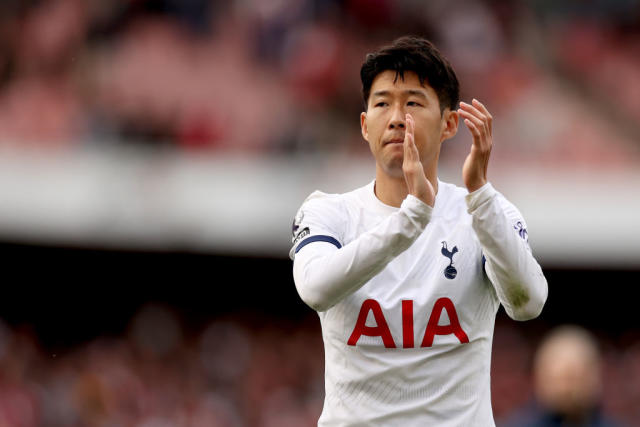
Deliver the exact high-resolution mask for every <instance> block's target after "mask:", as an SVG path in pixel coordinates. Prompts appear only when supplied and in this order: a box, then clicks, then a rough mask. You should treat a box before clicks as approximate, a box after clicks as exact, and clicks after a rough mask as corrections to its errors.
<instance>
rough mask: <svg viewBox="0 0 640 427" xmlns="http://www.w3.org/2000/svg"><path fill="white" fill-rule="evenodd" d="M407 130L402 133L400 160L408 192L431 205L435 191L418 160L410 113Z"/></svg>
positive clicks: (418, 155) (434, 198)
mask: <svg viewBox="0 0 640 427" xmlns="http://www.w3.org/2000/svg"><path fill="white" fill-rule="evenodd" d="M406 123H407V130H406V131H405V133H404V143H403V146H404V158H403V160H402V172H403V173H404V179H405V181H406V182H407V188H408V189H409V194H411V195H413V196H415V197H417V198H418V199H420V200H422V201H423V202H424V203H426V204H427V205H429V206H431V207H433V206H434V205H435V200H436V192H435V190H434V189H433V185H431V183H430V182H429V180H428V179H427V177H426V175H425V174H424V168H423V166H422V162H421V161H420V154H419V153H418V147H416V143H415V140H414V132H415V122H414V121H413V117H411V114H407V115H406Z"/></svg>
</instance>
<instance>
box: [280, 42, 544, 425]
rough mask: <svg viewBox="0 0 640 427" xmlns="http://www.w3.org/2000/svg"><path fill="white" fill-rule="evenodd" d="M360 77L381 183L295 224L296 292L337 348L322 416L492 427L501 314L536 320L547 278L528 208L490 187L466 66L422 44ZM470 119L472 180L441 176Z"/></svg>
mask: <svg viewBox="0 0 640 427" xmlns="http://www.w3.org/2000/svg"><path fill="white" fill-rule="evenodd" d="M360 75H361V79H362V91H363V97H364V103H365V111H364V112H363V113H362V114H361V116H360V124H361V129H362V136H363V137H364V139H365V140H366V141H367V142H368V143H369V147H370V149H371V152H372V153H373V157H374V158H375V164H376V173H375V179H374V180H373V181H371V182H370V183H369V184H367V185H365V186H363V187H361V188H358V189H356V190H353V191H351V192H348V193H345V194H326V193H322V192H319V191H315V192H313V193H312V194H311V195H310V196H309V197H308V198H307V199H306V200H305V201H304V203H303V204H302V206H301V208H300V210H299V211H298V213H297V215H296V217H295V220H294V224H293V234H294V236H293V247H292V249H291V252H290V256H291V257H292V258H293V260H294V262H293V276H294V280H295V284H296V288H297V290H298V293H299V295H300V297H301V298H302V300H303V301H304V302H305V303H306V304H308V305H309V306H310V307H312V308H313V309H315V310H316V311H317V312H318V314H319V316H320V322H321V325H322V336H323V340H324V346H325V392H326V393H325V400H324V408H323V411H322V415H321V416H320V420H319V422H318V424H319V425H322V426H344V425H383V426H490V425H494V420H493V414H492V410H491V396H490V373H489V368H490V362H491V343H492V339H493V328H494V323H495V315H496V312H497V310H498V307H499V305H500V304H502V305H503V306H504V308H505V310H506V312H507V314H508V315H509V316H510V317H511V318H513V319H516V320H527V319H531V318H534V317H536V316H538V314H539V313H540V311H541V310H542V307H543V305H544V302H545V300H546V297H547V282H546V279H545V277H544V275H543V273H542V270H541V268H540V266H539V265H538V263H537V262H536V260H535V259H534V257H533V255H532V254H531V249H530V248H529V245H528V234H527V226H526V223H525V221H524V219H523V218H522V215H521V214H520V212H519V211H518V210H517V209H516V208H515V207H514V206H513V205H512V204H511V203H510V202H508V201H507V200H506V199H505V197H504V196H502V195H501V194H500V193H498V192H497V191H496V190H495V189H494V188H493V187H492V185H491V184H490V183H489V182H488V181H487V166H488V163H489V158H490V154H491V146H492V138H491V124H492V117H491V114H490V113H489V111H488V110H487V108H486V107H485V106H484V105H483V104H482V103H480V102H479V101H477V100H475V99H474V100H473V101H472V102H471V103H464V102H460V103H459V85H458V80H457V77H456V74H455V72H454V70H453V69H452V67H451V65H450V64H449V62H448V61H447V60H446V59H445V58H444V57H443V56H442V55H441V53H440V52H439V51H438V50H437V49H436V48H435V47H434V46H433V45H432V44H431V43H430V42H429V41H427V40H424V39H420V38H415V37H403V38H400V39H398V40H396V41H395V42H393V43H392V44H391V45H390V46H387V47H384V48H382V49H381V50H379V51H377V52H375V53H371V54H368V55H367V57H366V60H365V62H364V64H363V65H362V68H361V70H360ZM458 103H459V108H458ZM460 119H462V120H464V123H465V125H466V126H467V127H468V128H469V130H470V131H471V134H472V135H473V142H472V144H471V149H470V152H469V155H468V156H467V158H466V160H465V162H464V165H463V167H462V177H463V180H464V185H465V187H466V188H460V187H457V186H455V185H452V184H448V183H445V182H442V181H440V180H439V179H438V157H439V154H440V146H441V144H442V143H443V142H444V141H445V140H447V139H448V138H451V137H453V136H454V135H455V134H456V132H457V128H458V121H459V120H460Z"/></svg>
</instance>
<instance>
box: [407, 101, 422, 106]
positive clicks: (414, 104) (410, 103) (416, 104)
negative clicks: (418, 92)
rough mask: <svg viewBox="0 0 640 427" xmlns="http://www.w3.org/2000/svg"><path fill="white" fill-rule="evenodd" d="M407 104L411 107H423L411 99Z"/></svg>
mask: <svg viewBox="0 0 640 427" xmlns="http://www.w3.org/2000/svg"><path fill="white" fill-rule="evenodd" d="M407 105H408V106H409V107H422V105H420V104H418V103H417V102H416V101H409V102H407Z"/></svg>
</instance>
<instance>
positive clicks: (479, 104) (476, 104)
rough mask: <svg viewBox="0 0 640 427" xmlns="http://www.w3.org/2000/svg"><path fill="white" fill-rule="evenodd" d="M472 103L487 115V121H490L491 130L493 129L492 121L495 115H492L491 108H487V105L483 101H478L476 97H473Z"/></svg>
mask: <svg viewBox="0 0 640 427" xmlns="http://www.w3.org/2000/svg"><path fill="white" fill-rule="evenodd" d="M471 103H472V104H473V106H474V107H476V109H477V110H478V111H480V112H481V113H482V114H484V115H485V117H486V118H487V122H488V123H489V131H491V123H492V122H493V116H492V115H491V113H489V110H487V107H485V106H484V104H483V103H482V102H480V101H478V100H477V99H475V98H473V100H472V101H471Z"/></svg>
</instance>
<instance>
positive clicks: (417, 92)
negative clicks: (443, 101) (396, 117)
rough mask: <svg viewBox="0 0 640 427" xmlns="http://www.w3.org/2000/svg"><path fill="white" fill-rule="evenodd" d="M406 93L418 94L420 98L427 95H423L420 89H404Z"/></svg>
mask: <svg viewBox="0 0 640 427" xmlns="http://www.w3.org/2000/svg"><path fill="white" fill-rule="evenodd" d="M406 93H407V94H409V95H416V96H419V97H421V98H426V97H427V95H425V94H424V92H423V91H421V90H415V89H409V90H407V91H406Z"/></svg>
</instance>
